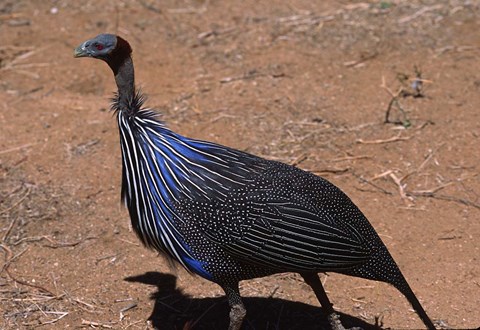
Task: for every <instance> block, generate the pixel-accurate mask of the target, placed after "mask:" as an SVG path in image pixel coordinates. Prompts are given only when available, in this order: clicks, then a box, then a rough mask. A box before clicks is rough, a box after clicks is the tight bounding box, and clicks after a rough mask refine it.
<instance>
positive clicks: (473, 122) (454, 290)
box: [0, 0, 480, 329]
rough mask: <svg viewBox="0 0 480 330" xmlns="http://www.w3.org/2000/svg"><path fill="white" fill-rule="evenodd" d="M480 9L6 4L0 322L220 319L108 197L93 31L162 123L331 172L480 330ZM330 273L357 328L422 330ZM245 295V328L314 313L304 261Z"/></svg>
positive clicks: (1, 77) (365, 286)
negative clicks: (88, 48) (130, 59)
mask: <svg viewBox="0 0 480 330" xmlns="http://www.w3.org/2000/svg"><path fill="white" fill-rule="evenodd" d="M479 6H480V4H479V2H477V1H460V0H458V1H454V0H452V1H368V2H360V1H331V0H328V1H316V2H315V1H302V0H291V1H287V2H284V1H242V2H240V1H238V2H226V1H213V0H212V1H170V0H167V1H152V0H139V1H133V0H132V1H127V0H125V1H90V0H87V1H67V0H59V1H9V0H6V1H0V252H1V254H2V259H1V264H0V267H1V269H0V270H1V273H0V312H1V318H0V328H2V329H29V328H37V327H38V328H40V329H63V328H114V329H127V328H128V329H145V328H148V329H150V328H158V329H191V328H193V329H222V328H226V325H227V322H228V307H227V303H226V300H225V299H224V297H223V292H222V291H221V289H220V288H219V287H218V286H216V285H215V284H212V283H209V282H207V281H205V280H203V279H201V278H199V277H192V276H191V275H189V274H188V273H186V272H185V271H184V270H182V269H177V270H176V271H172V270H171V269H170V268H169V266H168V265H167V263H166V262H165V261H164V260H163V259H162V258H161V257H159V256H157V254H156V253H155V252H153V251H149V250H147V249H145V248H144V247H143V246H141V245H140V244H139V241H138V240H137V238H136V237H135V234H134V233H133V232H132V231H131V229H130V226H129V219H128V215H127V212H126V211H125V210H124V209H123V208H122V207H121V206H120V203H119V200H120V174H121V173H120V171H121V159H120V150H119V141H118V131H117V128H116V122H115V120H114V117H113V115H112V113H111V112H110V111H109V110H108V109H109V100H108V99H109V98H110V97H111V95H112V92H113V91H115V85H114V82H113V79H112V76H111V72H110V71H109V69H108V67H107V66H106V65H104V64H103V63H100V62H98V61H93V60H89V59H73V56H72V55H73V48H74V47H75V46H77V44H79V43H80V42H82V41H83V40H85V39H88V38H91V37H93V36H95V35H97V34H98V33H101V32H113V33H118V34H120V35H122V36H124V37H125V38H126V39H128V40H129V41H130V42H131V44H132V46H133V47H134V61H135V65H136V72H137V84H138V85H139V86H140V87H141V88H142V89H143V91H144V92H146V93H147V94H148V96H149V101H148V105H149V106H151V107H155V108H157V109H158V111H159V112H161V113H162V115H163V119H164V120H165V121H166V122H167V123H168V124H169V126H170V127H171V128H173V129H174V130H176V131H178V132H179V133H181V134H183V135H187V136H190V137H195V138H201V139H206V140H210V141H215V142H218V143H222V144H225V145H228V146H231V147H235V148H238V149H241V150H246V151H248V152H251V153H254V154H257V155H261V156H264V157H266V158H269V159H274V160H280V161H283V162H286V163H290V164H295V165H296V166H298V167H301V168H303V169H306V170H310V171H312V172H315V173H317V174H319V175H322V176H324V177H325V178H327V179H329V180H330V181H332V182H333V183H335V184H336V185H338V186H339V187H340V188H341V189H342V190H344V191H345V192H346V193H347V194H348V195H349V196H350V197H351V198H352V199H353V200H354V202H355V203H356V204H357V205H358V206H359V207H360V209H362V210H363V211H364V213H365V214H366V215H367V217H368V218H369V219H370V221H371V223H372V224H373V226H374V227H375V228H376V230H377V231H378V233H379V234H380V236H381V237H382V239H383V240H384V242H385V243H386V245H387V246H388V248H389V250H390V251H391V253H392V254H393V256H394V258H395V259H396V261H397V263H398V264H399V266H400V268H401V269H402V271H403V273H404V275H405V276H406V278H407V280H408V281H409V282H410V285H411V286H412V288H413V290H414V292H415V293H416V294H417V296H418V298H419V299H420V301H421V302H422V304H423V306H424V307H425V309H426V310H427V312H428V314H429V315H430V316H431V318H433V319H434V320H435V322H436V323H437V325H438V326H442V327H445V328H448V327H451V328H473V327H478V326H480V312H479V307H478V306H479V303H480V260H479V252H480V251H479V249H480V243H479V237H480V222H479V220H480V217H479V208H480V181H479V170H480V168H479V161H478V160H479V152H478V148H479V147H478V146H479V143H480V111H479V106H480V94H479V90H480V74H479V72H480V62H479V55H480V34H479V32H478V31H479V30H480V7H479ZM415 79H417V80H418V79H422V82H423V84H422V89H421V90H414V89H412V83H413V81H415ZM417 94H421V95H417ZM416 96H423V97H416ZM388 109H390V113H389V116H388V117H389V121H391V122H392V123H385V117H386V114H387V110H388ZM322 279H323V280H324V281H325V287H326V290H327V291H328V294H329V297H330V299H331V300H332V302H333V303H334V305H335V308H336V309H337V310H338V311H340V312H341V313H342V318H343V320H344V321H345V323H346V324H347V325H349V326H353V325H356V326H362V327H364V328H366V329H369V328H372V325H374V324H375V323H378V324H380V325H382V326H383V327H384V328H394V329H398V328H410V329H415V328H419V327H422V326H423V324H422V323H421V321H420V320H419V318H418V317H417V315H416V314H415V313H414V312H413V311H412V310H411V307H410V305H409V304H408V303H407V301H406V299H405V298H404V297H403V296H402V295H401V294H400V293H399V292H398V291H396V290H395V289H394V288H392V287H391V286H388V285H387V284H382V283H377V282H372V281H367V280H361V279H356V278H351V277H346V276H340V275H336V274H328V275H322ZM241 291H242V294H243V296H245V297H247V298H246V299H245V303H246V307H247V309H248V314H247V321H246V322H245V328H246V329H321V328H323V327H324V326H325V319H324V316H323V314H322V312H321V309H320V308H319V307H318V306H319V304H318V302H317V300H316V299H315V297H314V295H313V292H311V290H310V289H309V288H308V287H307V286H306V285H305V284H304V283H303V282H302V280H301V279H300V277H299V276H298V275H296V274H278V275H275V276H271V277H267V278H261V279H256V280H251V281H245V282H242V286H241Z"/></svg>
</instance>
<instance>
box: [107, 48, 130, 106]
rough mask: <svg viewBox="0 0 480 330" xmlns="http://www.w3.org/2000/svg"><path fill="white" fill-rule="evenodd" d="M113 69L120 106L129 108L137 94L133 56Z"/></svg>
mask: <svg viewBox="0 0 480 330" xmlns="http://www.w3.org/2000/svg"><path fill="white" fill-rule="evenodd" d="M112 70H113V73H114V74H115V82H116V83H117V88H118V102H119V105H120V108H121V109H127V108H128V106H129V105H130V104H131V102H132V100H133V99H134V96H135V74H134V69H133V61H132V58H131V57H130V56H128V57H127V58H125V60H124V61H123V62H122V63H121V64H118V65H117V66H116V67H112Z"/></svg>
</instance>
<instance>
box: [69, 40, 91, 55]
mask: <svg viewBox="0 0 480 330" xmlns="http://www.w3.org/2000/svg"><path fill="white" fill-rule="evenodd" d="M85 43H86V42H84V43H82V44H81V45H80V46H78V47H77V48H75V50H74V51H73V57H87V56H90V54H89V53H88V52H87V48H86V47H85Z"/></svg>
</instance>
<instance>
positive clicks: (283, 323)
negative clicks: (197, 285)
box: [125, 272, 379, 330]
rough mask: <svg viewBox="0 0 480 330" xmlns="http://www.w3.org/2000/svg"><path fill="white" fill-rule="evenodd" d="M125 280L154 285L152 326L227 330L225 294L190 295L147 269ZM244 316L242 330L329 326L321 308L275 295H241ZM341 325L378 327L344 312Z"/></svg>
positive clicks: (171, 278) (171, 280)
mask: <svg viewBox="0 0 480 330" xmlns="http://www.w3.org/2000/svg"><path fill="white" fill-rule="evenodd" d="M125 281H128V282H138V283H143V284H148V285H155V286H156V287H157V291H156V292H154V293H153V294H152V295H151V297H150V298H151V299H152V300H154V301H155V305H154V308H153V311H152V315H150V317H149V320H150V321H151V322H152V325H153V327H154V328H155V329H179V330H181V329H227V328H228V322H229V307H228V303H227V300H226V298H225V297H215V298H192V297H189V296H188V295H185V294H184V293H182V291H181V290H180V289H178V288H177V278H176V277H175V276H173V275H171V274H163V273H158V272H147V273H145V274H141V275H137V276H131V277H127V278H125ZM243 302H244V304H245V307H246V309H247V316H246V318H245V321H244V323H243V327H242V329H244V330H254V329H255V330H256V329H265V330H277V329H278V330H279V329H331V327H330V325H329V323H328V321H327V319H326V316H325V314H324V313H323V311H322V309H321V308H319V307H316V306H312V305H308V304H304V303H301V302H294V301H288V300H285V299H279V298H254V297H246V298H243ZM338 314H339V315H340V318H341V320H342V323H343V325H344V326H345V327H347V328H350V327H360V328H362V329H365V330H378V329H379V327H378V326H374V325H372V324H369V323H366V322H365V321H363V320H361V319H359V318H356V317H353V316H351V315H348V314H344V313H338Z"/></svg>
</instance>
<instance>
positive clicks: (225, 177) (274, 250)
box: [74, 33, 435, 330]
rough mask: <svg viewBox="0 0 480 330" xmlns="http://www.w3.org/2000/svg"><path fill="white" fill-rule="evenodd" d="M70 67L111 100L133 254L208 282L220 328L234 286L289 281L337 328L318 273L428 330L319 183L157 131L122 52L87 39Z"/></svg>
mask: <svg viewBox="0 0 480 330" xmlns="http://www.w3.org/2000/svg"><path fill="white" fill-rule="evenodd" d="M74 57H90V58H94V59H99V60H102V61H104V62H106V63H107V64H108V66H109V67H110V68H111V70H112V71H113V75H114V78H115V82H116V85H117V88H118V91H117V92H116V93H115V95H114V97H113V99H112V105H111V108H112V111H113V112H114V113H115V114H116V120H117V122H118V129H119V137H120V149H121V154H122V188H121V196H122V201H123V203H124V204H125V206H126V208H127V209H128V212H129V215H130V219H131V223H132V228H133V229H134V231H135V233H136V234H137V236H138V238H139V239H140V240H141V241H142V242H143V244H144V245H145V246H146V247H148V248H152V249H154V250H157V251H159V252H160V253H161V254H163V255H164V256H166V257H167V258H168V259H169V260H171V261H173V262H174V263H175V264H179V265H181V266H183V267H184V268H185V269H186V270H187V271H189V272H190V273H193V274H196V275H198V276H200V277H202V278H204V279H206V280H209V281H212V282H214V283H216V284H218V285H219V286H220V287H221V288H222V289H223V291H224V292H225V295H226V298H227V300H228V304H229V308H230V311H229V326H228V329H229V330H238V329H240V328H241V327H242V323H243V321H244V319H245V316H246V309H245V306H244V304H243V302H242V298H241V296H240V292H239V282H240V281H243V280H248V279H253V278H259V277H265V276H268V275H272V274H276V273H286V272H294V273H299V274H300V275H301V276H302V277H303V279H304V281H305V282H306V283H307V284H308V285H309V286H310V287H311V288H312V290H313V292H314V293H315V295H316V297H317V299H318V300H319V302H320V304H321V306H322V310H323V311H324V312H325V314H326V316H327V319H328V321H329V323H330V326H331V328H332V329H336V330H340V329H344V327H343V325H342V323H341V320H340V317H339V315H338V314H337V313H336V312H335V310H334V309H333V305H332V303H331V302H330V300H329V298H328V297H327V294H326V292H325V290H324V288H323V285H322V283H321V281H320V279H319V276H318V273H324V272H336V273H340V274H344V275H350V276H354V277H359V278H364V279H368V280H374V281H381V282H386V283H388V284H390V285H393V286H394V287H395V288H396V289H398V290H399V291H400V292H401V293H402V294H403V295H404V296H405V297H406V299H407V300H408V301H409V302H410V304H411V305H412V307H413V308H414V310H415V311H416V312H417V314H418V316H419V317H420V319H421V320H422V321H423V323H424V325H425V326H426V328H428V329H435V326H434V324H433V322H432V321H431V319H430V318H429V316H428V315H427V313H426V312H425V310H424V309H423V307H422V305H421V304H420V302H419V300H418V299H417V297H416V296H415V294H414V292H413V291H412V289H411V288H410V286H409V284H408V283H407V281H406V279H405V277H404V276H403V274H402V273H401V271H400V269H399V267H398V266H397V264H396V263H395V261H394V259H393V257H392V256H391V254H390V253H389V251H388V250H387V247H386V246H385V245H384V243H383V242H382V240H381V239H380V237H379V236H378V234H377V233H376V231H375V229H374V228H373V226H372V225H371V224H370V222H369V221H368V219H367V218H366V217H365V216H364V214H363V213H362V212H361V211H360V209H359V208H358V207H357V206H356V205H355V204H354V203H353V202H352V201H351V199H350V198H349V197H348V196H347V195H346V194H345V193H344V192H342V191H341V190H340V189H339V188H338V187H336V186H335V185H334V184H332V183H330V182H329V181H328V180H326V179H324V178H322V177H320V176H317V175H315V174H313V173H310V172H308V171H304V170H302V169H300V168H298V167H295V166H291V165H288V164H285V163H281V162H277V161H273V160H267V159H264V158H262V157H258V156H255V155H253V154H250V153H247V152H244V151H240V150H236V149H234V148H231V147H227V146H223V145H220V144H217V143H213V142H208V141H202V140H198V139H193V138H188V137H185V136H183V135H180V134H178V133H176V132H174V131H173V130H171V129H169V128H168V127H167V125H166V123H165V122H164V121H162V120H161V117H160V114H159V113H158V111H156V110H155V109H152V108H148V107H145V106H144V103H145V101H146V97H145V95H144V94H143V93H142V92H141V91H139V90H138V89H136V87H135V75H134V66H133V60H132V47H131V46H130V44H129V43H128V41H126V40H125V39H124V38H122V37H121V36H118V35H115V34H107V33H104V34H99V35H98V36H96V37H94V38H92V39H89V40H86V41H84V42H82V43H81V44H80V45H79V46H78V47H77V48H75V50H74Z"/></svg>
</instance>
